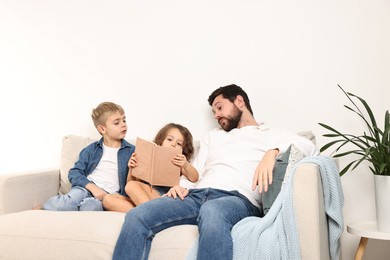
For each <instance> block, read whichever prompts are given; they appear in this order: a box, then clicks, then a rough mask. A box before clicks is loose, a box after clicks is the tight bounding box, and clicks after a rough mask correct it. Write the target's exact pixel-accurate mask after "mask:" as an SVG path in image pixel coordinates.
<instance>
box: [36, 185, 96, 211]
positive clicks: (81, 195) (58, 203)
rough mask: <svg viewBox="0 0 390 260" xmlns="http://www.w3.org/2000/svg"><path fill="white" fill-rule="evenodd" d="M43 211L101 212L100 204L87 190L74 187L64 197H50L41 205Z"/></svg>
mask: <svg viewBox="0 0 390 260" xmlns="http://www.w3.org/2000/svg"><path fill="white" fill-rule="evenodd" d="M43 209H45V210H58V211H102V210H103V205H102V202H101V201H100V200H98V199H96V198H95V197H94V196H93V195H92V193H90V192H89V191H88V190H87V189H85V188H83V187H80V186H74V187H72V189H71V190H70V191H69V192H68V193H67V194H65V195H58V196H54V197H51V198H50V199H49V200H48V201H46V202H45V204H43Z"/></svg>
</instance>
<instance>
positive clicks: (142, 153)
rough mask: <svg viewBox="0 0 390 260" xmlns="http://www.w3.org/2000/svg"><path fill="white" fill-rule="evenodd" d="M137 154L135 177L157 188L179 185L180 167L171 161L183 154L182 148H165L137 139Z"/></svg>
mask: <svg viewBox="0 0 390 260" xmlns="http://www.w3.org/2000/svg"><path fill="white" fill-rule="evenodd" d="M135 152H136V153H137V164H138V166H137V167H135V168H133V169H132V175H133V176H134V177H136V178H139V179H141V180H144V181H146V182H148V183H149V184H151V185H155V186H168V187H172V186H175V185H179V181H180V167H178V166H176V165H174V164H173V163H172V161H171V160H172V158H173V157H175V156H176V155H177V154H181V153H182V150H181V148H180V147H163V146H159V145H157V144H155V143H153V142H150V141H147V140H144V139H142V138H139V137H137V140H136V144H135Z"/></svg>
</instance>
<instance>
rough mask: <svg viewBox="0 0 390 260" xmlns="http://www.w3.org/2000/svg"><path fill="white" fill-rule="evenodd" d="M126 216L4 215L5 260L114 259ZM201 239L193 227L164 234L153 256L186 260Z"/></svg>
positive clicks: (0, 224)
mask: <svg viewBox="0 0 390 260" xmlns="http://www.w3.org/2000/svg"><path fill="white" fill-rule="evenodd" d="M124 216H125V214H124V213H119V212H93V211H88V212H77V211H68V212H58V211H44V210H29V211H23V212H19V213H12V214H6V215H2V216H0V244H1V245H2V252H1V255H2V257H4V258H2V259H111V258H112V253H113V251H114V247H115V243H116V240H117V238H118V236H119V232H120V230H121V227H122V224H123V221H124ZM197 236H198V233H197V227H196V226H191V225H185V226H178V227H172V228H170V229H167V230H164V231H162V232H160V233H158V234H157V235H156V237H155V239H154V240H153V243H152V252H151V256H154V258H156V259H157V258H158V259H183V258H185V256H186V254H187V252H188V251H189V249H190V248H191V246H192V244H193V243H194V241H195V240H196V239H197ZM16 248H19V249H20V248H23V250H16ZM178 255H179V256H180V257H178Z"/></svg>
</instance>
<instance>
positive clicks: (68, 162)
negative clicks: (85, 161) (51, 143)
mask: <svg viewBox="0 0 390 260" xmlns="http://www.w3.org/2000/svg"><path fill="white" fill-rule="evenodd" d="M94 141H96V139H92V138H89V137H84V136H77V135H67V136H64V137H63V139H62V151H61V166H60V190H59V194H61V195H63V194H66V193H68V192H69V190H70V188H71V184H70V182H69V180H68V172H69V170H70V169H71V168H72V167H73V166H74V164H75V162H76V161H77V160H78V158H79V154H80V152H81V150H82V149H83V148H84V147H86V146H87V145H89V144H90V143H92V142H94Z"/></svg>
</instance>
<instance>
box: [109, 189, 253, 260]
mask: <svg viewBox="0 0 390 260" xmlns="http://www.w3.org/2000/svg"><path fill="white" fill-rule="evenodd" d="M248 216H260V210H259V209H258V208H257V207H256V206H254V205H253V204H252V203H251V202H250V201H249V200H248V199H247V198H246V197H244V196H243V195H241V194H240V193H239V192H237V191H224V190H218V189H211V188H206V189H194V190H190V193H189V194H188V195H187V197H185V198H184V200H181V199H180V198H177V199H173V198H170V197H162V198H159V199H155V200H151V201H149V202H147V203H144V204H141V205H140V206H138V207H136V208H134V209H132V210H130V211H129V212H128V213H127V214H126V217H125V222H124V223H123V226H122V230H121V233H120V235H119V238H118V241H117V243H116V246H115V250H114V255H113V259H114V260H115V259H116V260H124V259H133V260H140V259H147V258H148V255H149V251H150V246H151V243H152V239H153V237H154V236H155V234H156V233H158V232H160V231H161V230H164V229H166V228H169V227H172V226H176V225H184V224H192V225H198V229H199V250H198V259H224V260H226V259H232V258H233V241H232V237H231V233H230V231H231V229H232V227H233V225H234V224H236V223H237V222H238V221H240V220H241V219H243V218H245V217H248Z"/></svg>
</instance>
